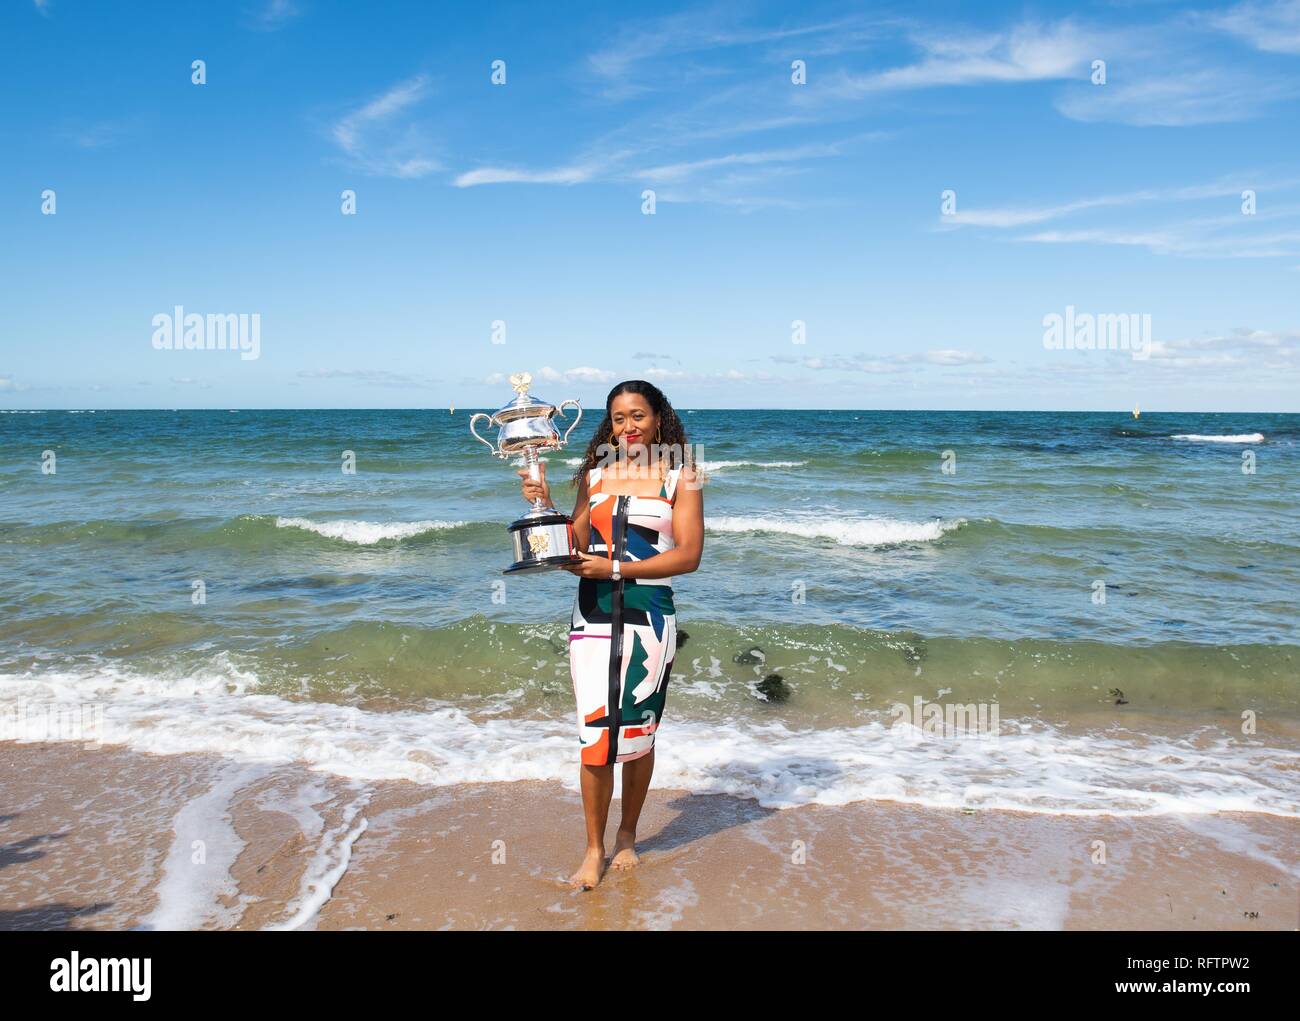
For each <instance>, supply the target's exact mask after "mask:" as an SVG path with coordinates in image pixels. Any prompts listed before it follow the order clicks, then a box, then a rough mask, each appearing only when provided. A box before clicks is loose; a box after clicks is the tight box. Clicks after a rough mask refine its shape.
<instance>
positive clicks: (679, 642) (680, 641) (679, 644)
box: [677, 631, 691, 649]
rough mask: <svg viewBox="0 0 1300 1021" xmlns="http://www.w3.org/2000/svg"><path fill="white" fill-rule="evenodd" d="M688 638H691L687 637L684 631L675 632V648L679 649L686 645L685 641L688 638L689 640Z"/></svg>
mask: <svg viewBox="0 0 1300 1021" xmlns="http://www.w3.org/2000/svg"><path fill="white" fill-rule="evenodd" d="M690 637H691V636H690V635H688V634H687V633H686V632H685V631H678V632H677V648H679V649H680V648H681V647H682V646H683V645H685V644H686V639H688V638H690Z"/></svg>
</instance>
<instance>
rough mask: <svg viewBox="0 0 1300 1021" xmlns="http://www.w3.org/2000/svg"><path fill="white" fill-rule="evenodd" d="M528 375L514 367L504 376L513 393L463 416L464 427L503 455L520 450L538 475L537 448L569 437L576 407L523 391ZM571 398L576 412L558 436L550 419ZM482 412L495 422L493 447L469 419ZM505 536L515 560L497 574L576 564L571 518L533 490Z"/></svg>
mask: <svg viewBox="0 0 1300 1021" xmlns="http://www.w3.org/2000/svg"><path fill="white" fill-rule="evenodd" d="M532 381H533V377H532V376H531V375H530V374H529V373H527V372H516V373H515V374H514V375H513V376H511V377H510V385H511V386H513V387H514V388H515V399H514V400H513V401H511V402H510V403H509V404H507V405H506V406H505V407H504V408H502V409H501V410H500V411H498V412H497V413H496V414H495V415H489V414H486V413H485V412H482V411H480V412H478V413H477V414H475V415H474V416H473V417H472V418H470V420H469V431H470V432H471V433H473V434H474V438H475V439H476V440H478V441H479V442H480V443H482V444H483V445H484V446H485V447H487V448H488V449H489V450H490V451H492V453H493V454H495V455H496V456H497V457H499V458H501V459H502V460H503V461H504V460H508V459H509V458H511V457H513V456H514V455H516V454H523V457H524V463H525V464H526V465H527V466H528V474H529V475H531V476H532V477H533V480H534V481H541V475H540V474H539V472H538V470H537V452H538V451H539V450H559V449H560V448H562V447H563V446H564V445H565V444H566V443H568V442H569V433H571V432H573V430H574V429H576V428H577V426H578V423H579V422H581V421H582V408H581V407H580V406H579V405H578V402H577V401H575V400H567V401H561V402H560V403H559V404H548V403H547V402H546V401H543V400H540V399H538V398H536V397H534V396H533V395H532V394H530V393H529V392H528V385H529V384H530V383H531V382H532ZM570 404H572V405H573V406H574V408H576V409H577V412H578V417H577V418H575V419H574V420H573V424H572V425H571V426H569V428H568V429H566V430H565V431H564V436H563V437H561V436H560V433H559V430H557V429H556V428H555V423H554V422H552V421H551V419H552V417H553V416H554V415H556V414H557V413H558V414H559V415H560V417H561V418H565V417H566V416H565V415H564V413H563V411H562V409H563V408H565V407H566V406H568V405H570ZM480 418H485V419H487V421H488V424H489V425H494V426H497V428H498V430H499V431H498V433H497V445H496V446H495V447H494V446H493V445H492V444H491V443H489V442H488V441H487V440H485V439H484V438H483V437H482V436H480V435H479V434H478V431H477V430H476V429H475V428H474V423H475V422H476V421H477V420H478V419H480ZM510 537H511V538H512V539H513V540H514V543H515V562H514V564H513V565H511V566H510V567H507V568H506V569H505V570H504V571H502V572H501V573H502V574H522V573H524V572H527V571H545V570H549V569H552V568H556V567H564V566H566V565H568V564H580V563H582V558H581V557H580V556H578V555H577V554H576V553H575V552H574V549H573V547H574V545H575V540H574V538H573V519H572V518H570V517H569V515H567V514H562V513H561V512H560V511H558V510H556V509H555V508H554V507H548V506H546V504H545V503H544V502H543V500H542V498H541V497H540V496H539V497H538V498H537V499H535V500H534V501H533V507H532V510H530V511H529V512H528V513H527V514H525V515H524V516H523V517H522V518H520V519H519V520H518V521H516V522H514V523H513V524H512V525H511V526H510Z"/></svg>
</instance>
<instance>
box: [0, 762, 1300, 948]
mask: <svg viewBox="0 0 1300 1021" xmlns="http://www.w3.org/2000/svg"><path fill="white" fill-rule="evenodd" d="M0 797H2V799H3V800H2V803H0V928H3V929H29V930H30V929H125V928H132V927H137V926H146V927H156V928H164V929H180V928H184V929H197V928H228V929H260V928H266V927H274V926H284V925H288V926H290V927H300V928H308V929H501V928H514V929H670V928H681V929H881V928H884V929H1006V928H1030V929H1147V930H1150V929H1154V930H1179V929H1191V930H1198V929H1243V930H1251V929H1273V930H1276V929H1283V930H1286V929H1291V930H1294V929H1297V928H1300V820H1297V819H1290V818H1284V817H1279V816H1270V815H1263V814H1257V813H1251V814H1245V813H1232V814H1228V813H1225V814H1219V815H1214V816H1204V815H1202V816H1172V815H1166V816H1144V817H1122V816H1113V815H1094V816H1079V815H1074V816H1060V815H1048V814H1035V813H1027V812H1007V811H992V810H980V811H974V812H968V811H960V810H940V809H930V808H920V807H916V806H911V805H904V804H898V803H892V802H860V803H854V804H850V805H845V806H840V807H821V806H809V807H804V808H796V809H786V810H781V811H776V810H769V809H764V808H762V807H761V806H759V805H758V804H757V803H756V802H754V801H752V800H747V799H740V798H732V797H727V796H721V795H708V796H703V795H690V794H687V793H686V792H684V791H674V790H657V789H653V788H652V790H651V792H650V796H649V798H648V800H647V803H646V807H645V810H644V812H643V814H642V819H641V827H640V831H641V832H640V836H641V839H640V841H639V843H638V848H639V850H640V853H641V859H642V862H641V865H640V866H639V867H638V868H636V869H634V870H632V871H630V872H627V873H620V872H617V871H610V872H607V873H606V876H605V879H604V881H603V882H602V883H601V885H600V886H599V887H597V888H596V889H595V890H593V891H590V892H582V891H576V890H572V889H570V888H568V887H567V885H566V884H565V882H564V880H565V878H566V877H567V876H568V875H569V874H571V873H572V871H573V870H574V869H575V868H576V867H577V865H578V863H579V861H580V859H581V857H582V850H583V837H582V813H581V801H580V798H579V796H578V794H577V793H576V792H573V791H569V790H567V789H565V788H564V787H562V786H561V785H559V784H556V783H551V782H541V781H537V782H518V783H502V784H473V785H462V786H456V787H423V786H419V785H416V784H413V783H409V782H394V781H387V780H385V781H373V782H365V781H357V780H346V779H342V778H339V777H335V776H331V775H328V774H325V773H322V772H319V771H313V770H310V769H308V768H306V767H305V766H302V765H266V764H260V765H259V764H244V763H237V762H234V761H232V760H228V759H222V758H220V757H217V756H213V755H176V756H153V755H145V754H141V753H137V752H131V751H128V750H126V749H125V748H121V747H110V746H103V747H98V746H83V745H81V744H78V743H74V742H60V743H41V744H19V743H14V742H6V743H0ZM618 810H619V801H618V799H617V798H616V799H615V801H614V804H613V806H612V807H611V813H610V826H609V834H608V842H607V851H612V848H613V838H614V829H615V827H616V825H617V820H618ZM1098 841H1101V842H1104V862H1103V861H1102V860H1101V858H1100V856H1101V848H1100V847H1099V846H1098V845H1097V842H1098Z"/></svg>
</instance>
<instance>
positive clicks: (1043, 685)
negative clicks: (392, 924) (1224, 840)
mask: <svg viewBox="0 0 1300 1021" xmlns="http://www.w3.org/2000/svg"><path fill="white" fill-rule="evenodd" d="M473 410H475V409H460V408H457V409H455V410H454V411H452V410H449V409H446V408H442V409H432V410H425V411H416V410H397V411H395V410H376V411H353V410H320V411H249V410H238V409H232V410H226V409H221V410H205V411H186V410H178V411H84V412H82V411H61V410H50V411H6V412H3V413H0V492H2V493H3V499H2V501H0V578H2V579H3V583H2V584H0V739H3V740H19V741H40V740H69V741H74V740H75V741H80V742H83V743H96V742H98V743H105V744H111V745H122V746H127V747H129V748H132V749H135V750H138V751H143V752H150V753H155V754H170V753H179V752H212V753H217V754H219V755H221V756H225V757H228V758H230V759H231V760H238V761H242V762H263V763H273V762H301V763H306V764H308V765H309V766H310V767H311V768H313V769H315V770H319V771H322V772H325V773H329V774H333V775H338V776H344V777H351V778H357V779H361V780H372V779H406V780H409V781H412V782H415V783H419V784H426V785H452V784H460V783H470V782H494V781H502V782H505V781H514V780H537V779H541V780H555V781H559V782H561V783H563V784H565V785H567V786H568V787H570V788H573V789H576V788H577V783H578V772H579V767H578V751H579V744H578V732H577V727H576V718H575V708H574V703H573V693H572V683H571V677H570V672H569V662H568V642H567V630H568V625H569V619H570V616H569V615H570V611H571V608H572V604H573V599H574V593H575V590H576V586H577V579H576V578H575V577H573V576H572V575H570V574H568V573H565V572H549V573H544V574H539V575H526V576H508V575H505V574H503V573H502V572H503V571H504V569H505V568H507V567H508V566H509V565H510V562H511V560H512V553H511V543H510V538H509V534H508V532H507V526H508V525H509V523H510V522H511V521H513V520H514V519H515V518H517V517H518V516H519V515H521V514H522V513H523V512H524V511H526V510H527V506H528V505H527V504H526V502H525V501H524V499H523V497H522V494H521V492H520V485H519V477H518V476H517V475H516V474H515V471H516V470H517V468H518V464H511V463H509V462H507V461H504V460H501V459H498V458H495V457H493V456H492V454H491V453H490V452H489V451H488V450H487V448H486V447H484V446H483V445H481V444H479V443H478V442H476V441H475V440H474V439H473V437H471V435H470V432H469V429H468V421H469V417H470V414H471V413H472V412H473ZM488 410H490V409H488ZM598 411H599V409H596V410H595V411H594V412H593V411H590V410H589V411H588V413H587V416H586V418H584V420H583V421H582V422H581V423H580V424H579V427H578V428H577V429H576V430H575V432H574V434H573V436H572V443H571V444H570V445H569V446H568V447H565V448H563V449H559V450H553V451H550V452H548V453H547V454H545V455H544V459H545V463H546V470H547V475H548V481H549V482H550V484H551V490H552V494H553V496H554V500H555V503H556V505H557V506H558V507H560V508H561V509H563V510H565V511H571V510H572V508H573V501H574V489H573V488H572V487H571V485H570V484H569V477H570V476H571V475H572V474H573V472H574V470H575V467H576V465H577V464H578V457H579V456H580V455H581V453H582V452H583V450H585V448H586V445H587V442H588V440H589V439H590V437H591V434H592V431H593V429H594V427H595V425H596V421H597V419H598V417H599V415H598ZM679 413H680V415H681V418H682V421H683V423H684V424H685V427H686V430H687V437H688V441H689V442H690V444H691V446H692V449H693V450H694V451H695V452H696V456H697V459H698V461H699V463H700V465H701V466H702V467H703V469H704V470H705V472H706V473H707V476H708V479H707V482H706V483H705V485H704V486H703V489H702V493H703V500H704V514H705V544H704V555H703V559H702V561H701V563H700V567H699V569H698V570H697V571H695V572H693V573H690V574H687V575H683V576H679V577H677V578H675V579H673V582H672V584H673V590H674V595H675V602H676V607H677V615H678V627H679V633H680V638H679V642H680V644H679V646H678V650H677V655H676V658H675V660H674V663H673V668H672V673H671V679H670V681H669V687H668V697H667V706H666V711H665V716H664V722H663V724H662V727H661V730H660V732H659V736H658V740H657V745H656V755H657V762H656V772H655V779H654V785H655V786H656V787H672V788H681V789H685V790H687V791H690V792H692V793H700V794H708V793H721V794H730V795H736V796H739V797H744V798H753V799H755V800H756V801H757V802H758V803H759V804H761V805H762V806H764V807H767V808H772V809H783V808H789V807H793V806H799V805H806V804H821V805H842V804H846V803H850V802H858V801H870V800H887V801H898V802H906V803H911V804H916V805H924V806H934V807H939V808H960V809H963V810H970V809H975V810H1014V811H1025V812H1046V813H1063V814H1090V813H1091V814H1106V813H1111V814H1123V815H1147V814H1160V813H1169V812H1176V813H1184V814H1205V815H1209V814H1214V813H1222V812H1244V813H1267V814H1272V815H1279V816H1290V817H1295V816H1297V815H1300V509H1298V508H1297V492H1298V487H1300V416H1296V415H1283V414H1166V413H1160V412H1144V413H1143V414H1142V415H1141V417H1137V418H1135V417H1134V416H1133V414H1132V413H1130V412H1127V411H1121V412H1104V413H1101V412H1099V413H1055V412H943V411H927V412H896V411H843V410H833V411H832V410H828V411H818V410H767V409H734V410H703V409H701V410H690V409H684V410H680V412H679Z"/></svg>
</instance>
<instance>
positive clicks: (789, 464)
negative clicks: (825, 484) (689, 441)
mask: <svg viewBox="0 0 1300 1021" xmlns="http://www.w3.org/2000/svg"><path fill="white" fill-rule="evenodd" d="M807 463H808V462H807V461H701V462H700V468H702V469H703V470H704V471H706V472H715V471H719V470H721V469H724V468H745V467H752V468H798V467H800V466H801V465H805V464H807Z"/></svg>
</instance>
